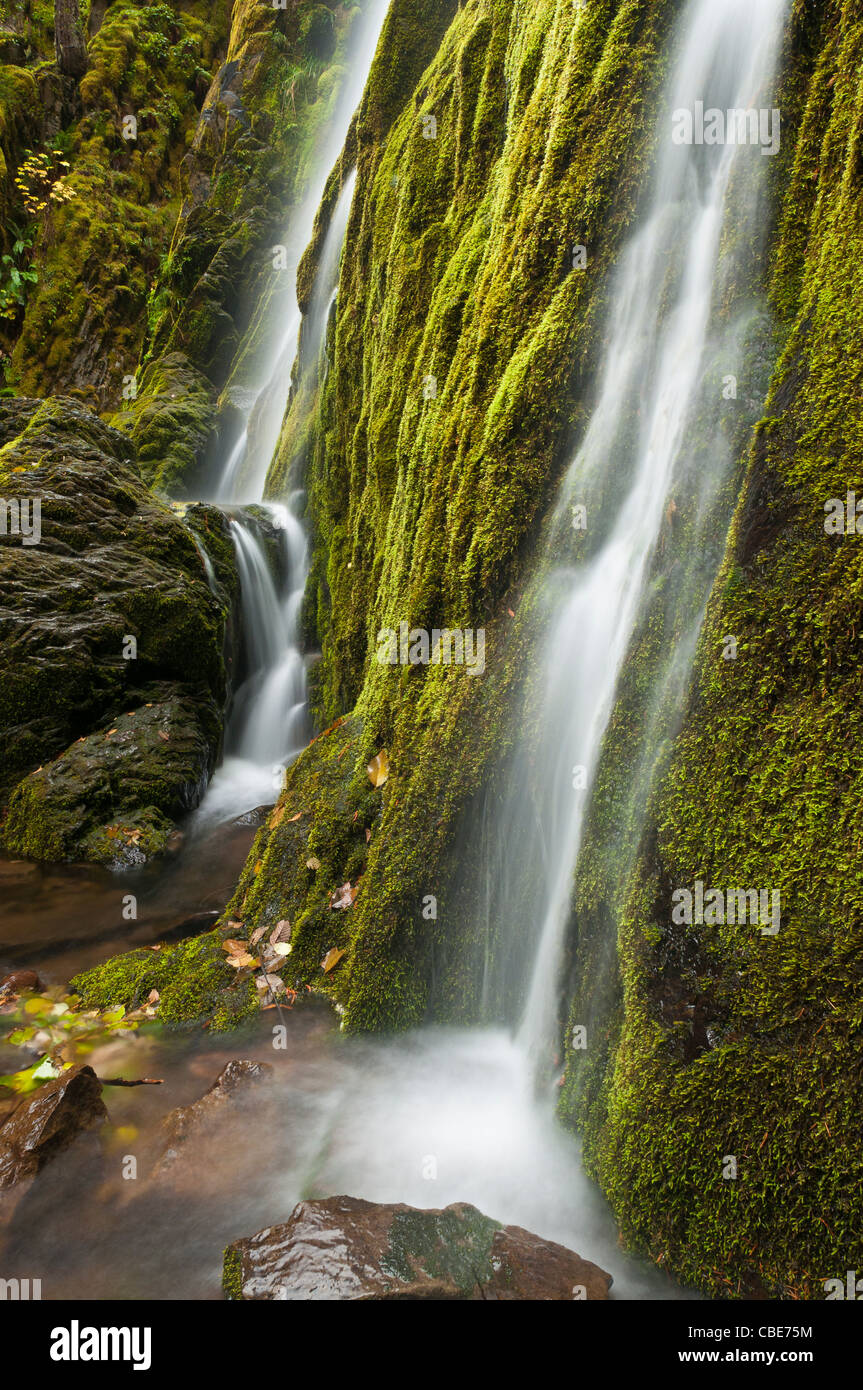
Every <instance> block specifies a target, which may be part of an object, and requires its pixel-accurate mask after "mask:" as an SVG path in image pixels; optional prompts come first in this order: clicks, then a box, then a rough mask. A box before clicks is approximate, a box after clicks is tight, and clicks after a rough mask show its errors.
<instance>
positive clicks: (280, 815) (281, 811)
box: [270, 806, 285, 830]
mask: <svg viewBox="0 0 863 1390" xmlns="http://www.w3.org/2000/svg"><path fill="white" fill-rule="evenodd" d="M284 819H285V808H284V806H277V807H276V809H275V811H274V812H273V814H272V815H271V816H270V829H271V830H275V828H276V826H277V825H281V823H282V821H283V820H284Z"/></svg>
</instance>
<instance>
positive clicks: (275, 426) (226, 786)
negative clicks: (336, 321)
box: [198, 0, 389, 824]
mask: <svg viewBox="0 0 863 1390" xmlns="http://www.w3.org/2000/svg"><path fill="white" fill-rule="evenodd" d="M388 9H389V0H372V3H370V4H369V5H368V7H367V8H366V10H365V13H364V14H363V16H362V18H361V19H360V20H359V22H358V24H359V32H358V36H357V40H356V43H355V44H354V48H353V52H352V54H351V65H350V75H349V76H348V77H347V78H346V79H345V82H344V86H343V88H342V91H341V94H340V97H339V101H338V104H337V107H336V111H335V113H334V115H333V117H332V119H331V121H330V122H329V124H328V127H327V131H326V137H325V140H324V142H323V146H322V148H321V149H320V150H319V151H318V155H317V158H316V173H315V177H314V178H313V179H312V181H311V185H310V187H309V190H308V193H307V195H306V197H305V199H304V200H303V203H302V205H301V207H300V209H299V211H298V212H297V214H296V215H295V217H294V218H293V220H292V222H291V225H290V226H289V228H288V230H287V232H286V234H285V245H286V247H287V248H288V268H287V270H285V271H283V272H280V273H281V274H283V275H286V276H287V277H288V280H289V283H290V291H289V293H288V295H287V296H286V297H285V296H282V297H281V299H280V300H279V306H280V310H281V312H282V314H283V323H282V325H281V327H280V328H279V329H278V330H276V331H275V332H274V334H273V338H274V346H273V350H272V354H271V365H270V369H269V372H268V374H267V376H266V377H265V378H263V379H262V380H261V381H260V382H259V383H257V384H256V385H255V386H253V387H252V388H251V390H250V391H249V392H248V394H247V410H246V423H245V427H244V428H243V430H242V432H241V434H240V436H239V438H238V439H237V441H236V443H235V444H234V445H233V447H232V448H231V450H230V452H229V454H228V457H227V459H226V460H225V462H224V465H222V466H219V467H217V470H216V471H217V475H218V481H217V483H216V485H215V492H214V500H215V501H216V502H217V503H219V504H220V505H222V506H224V507H225V508H226V509H229V517H230V526H231V533H232V536H233V540H234V548H235V552H236V556H237V567H238V572H239V577H240V594H241V605H240V606H241V619H242V631H243V639H244V642H245V647H246V667H247V670H248V675H247V678H246V679H245V681H244V683H243V685H242V687H241V688H240V689H239V690H236V691H235V692H234V700H233V708H232V714H231V718H230V721H229V725H228V730H227V734H226V739H225V758H224V760H223V763H222V765H221V767H220V768H219V770H218V772H217V773H216V776H215V777H214V779H213V782H212V785H211V787H210V789H209V792H208V795H207V797H206V800H205V802H204V805H203V806H202V808H201V811H200V812H199V815H198V823H199V824H201V823H203V824H209V823H210V822H211V821H213V820H214V819H215V820H222V819H229V818H231V817H233V816H237V815H239V814H241V813H243V812H245V811H248V810H251V809H252V808H253V807H254V806H256V805H258V804H262V803H266V802H271V801H272V800H273V799H274V797H275V795H277V793H278V790H279V787H280V784H281V773H282V771H283V770H284V767H285V766H286V764H287V763H288V762H289V761H290V760H291V759H292V758H294V757H295V756H296V755H297V754H298V753H299V752H300V750H301V748H302V746H303V741H304V737H305V735H306V734H307V732H308V731H307V728H306V720H305V707H306V682H305V663H304V659H303V656H302V653H301V651H300V647H299V615H300V606H301V603H302V596H303V590H304V588H305V582H306V575H307V570H306V542H305V536H304V534H303V530H302V526H301V524H300V521H299V520H298V517H297V512H298V511H299V510H300V507H301V504H302V493H301V492H295V493H294V494H293V495H292V496H291V497H290V498H289V499H288V500H287V502H286V503H285V504H284V505H271V504H263V503H262V502H261V498H262V497H263V493H264V488H265V485H266V479H267V473H268V471H269V468H270V464H271V462H272V458H273V454H274V452H275V449H276V446H277V443H278V438H279V432H280V429H281V425H282V420H283V418H284V414H285V409H286V406H287V401H288V396H289V393H290V388H291V367H292V364H293V362H294V358H295V355H296V352H297V346H298V343H299V336H300V325H301V314H300V309H299V304H298V302H297V295H296V273H297V267H298V265H299V261H300V256H301V254H302V252H303V250H304V249H305V247H306V245H307V243H308V241H309V240H310V238H311V235H312V230H313V226H314V218H315V214H316V212H317V208H318V205H319V203H320V201H321V197H322V195H323V192H324V188H325V185H326V180H327V178H328V177H329V173H330V170H331V168H332V166H333V164H334V163H335V160H336V158H337V157H338V154H339V152H340V151H341V148H342V146H343V144H344V140H345V136H346V135H347V130H348V125H349V123H350V121H351V118H352V117H353V114H354V111H355V110H356V107H357V105H358V103H359V100H360V97H361V95H362V92H363V88H364V87H365V82H366V78H367V76H368V72H369V68H370V67H371V62H372V58H373V56H374V52H375V48H376V47H377V42H378V39H379V37H380V33H381V29H382V28H383V23H384V20H385V18H386V14H387V10H388ZM355 182H356V175H355V173H352V174H351V175H350V176H349V177H348V178H347V179H346V180H345V183H344V186H343V187H342V189H341V192H340V194H339V198H338V201H337V204H336V207H335V209H334V212H333V216H332V219H331V222H330V226H329V228H328V231H327V234H326V237H325V239H324V244H323V247H322V250H321V257H320V262H319V265H318V271H317V276H316V281H315V289H314V293H313V298H312V303H311V306H310V309H309V313H308V315H307V317H306V320H305V323H304V324H303V357H304V359H305V360H306V361H307V362H309V363H312V364H315V365H316V364H317V360H318V356H319V353H320V349H321V346H322V343H323V339H324V334H325V329H326V322H327V316H328V314H329V310H330V307H331V305H332V301H333V298H334V295H335V292H336V287H337V284H338V270H339V257H340V255H341V249H342V244H343V242H344V237H345V230H346V228H347V222H348V215H349V213H350V207H351V199H352V196H353V189H354V184H355ZM250 503H255V504H257V505H258V508H259V510H260V509H261V508H262V507H264V506H265V509H266V511H267V512H268V514H269V518H270V521H271V523H272V524H273V526H275V527H276V528H277V530H278V532H279V535H280V544H281V548H282V556H281V566H280V568H281V570H282V571H283V572H284V575H285V583H284V588H283V589H282V590H281V591H279V590H278V588H277V581H276V580H275V579H274V574H273V569H272V567H271V563H270V559H269V557H268V554H267V548H266V545H265V543H264V540H263V537H262V532H261V527H260V525H259V523H258V521H257V520H256V518H255V516H254V514H249V513H247V512H245V511H244V510H243V505H242V504H245V505H246V506H248V505H249V504H250Z"/></svg>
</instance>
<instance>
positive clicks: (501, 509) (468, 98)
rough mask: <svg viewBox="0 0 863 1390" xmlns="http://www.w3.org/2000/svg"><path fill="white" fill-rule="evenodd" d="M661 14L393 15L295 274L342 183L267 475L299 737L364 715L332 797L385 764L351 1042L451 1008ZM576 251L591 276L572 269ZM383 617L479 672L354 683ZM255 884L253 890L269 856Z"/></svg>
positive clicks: (622, 10)
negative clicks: (475, 820) (440, 630)
mask: <svg viewBox="0 0 863 1390" xmlns="http://www.w3.org/2000/svg"><path fill="white" fill-rule="evenodd" d="M672 10H673V6H670V5H666V4H651V5H645V4H642V3H633V2H630V3H618V4H612V3H605V4H599V5H592V6H591V7H590V8H589V10H588V11H587V12H586V13H585V15H584V16H583V18H582V19H581V21H580V23H579V25H578V27H577V29H574V26H573V17H572V11H571V7H569V6H565V7H564V6H561V5H558V4H556V3H553V2H552V0H549V2H548V3H541V4H539V5H536V6H534V7H533V8H532V9H531V10H530V13H527V12H520V14H519V22H518V24H512V22H511V20H512V14H511V6H510V5H508V4H503V3H492V0H482V2H481V3H473V4H471V5H468V6H461V7H459V8H458V9H456V8H455V7H440V6H429V5H426V4H423V3H419V4H418V3H416V2H415V0H399V2H398V3H396V4H394V5H393V6H391V8H390V11H389V14H388V18H387V22H386V25H385V27H384V31H383V35H382V39H381V44H380V46H379V50H378V54H377V58H376V61H375V64H374V66H373V69H372V72H371V75H370V79H369V84H368V87H367V91H366V94H365V96H364V98H363V103H362V105H361V108H360V111H359V113H358V116H357V120H356V123H355V126H354V128H353V130H352V132H351V134H350V135H349V138H348V141H347V144H346V148H345V152H344V154H343V157H342V160H341V162H340V166H339V167H338V168H337V170H336V171H335V173H334V175H333V178H332V180H331V182H330V184H329V186H328V188H327V191H326V193H325V195H324V201H323V204H322V207H321V211H320V214H319V217H318V223H317V225H316V229H315V236H314V239H313V242H312V246H311V248H310V250H309V252H308V253H307V255H306V257H305V259H304V262H303V264H302V266H301V268H300V283H299V291H300V300H301V302H302V303H304V304H305V305H306V306H307V307H308V305H309V304H310V302H311V298H312V292H311V289H312V285H313V283H314V274H315V270H316V267H317V264H318V261H319V259H320V254H321V250H322V247H323V244H324V238H325V235H326V231H327V228H328V225H329V220H330V217H331V216H332V210H333V208H334V206H335V202H336V198H337V196H338V191H339V186H340V183H341V182H342V181H343V180H344V178H345V177H346V175H347V173H348V171H349V170H350V169H351V167H352V166H353V165H354V164H356V166H357V170H358V174H357V184H356V191H355V194H354V200H353V207H352V211H351V216H350V221H349V225H348V230H347V239H346V245H345V251H344V254H343V258H342V267H341V280H340V286H339V295H338V301H337V307H336V309H335V310H334V311H333V315H332V319H331V322H330V325H329V330H328V334H327V344H326V351H327V356H328V363H327V371H326V378H325V382H324V384H323V386H321V384H320V376H319V373H318V364H317V363H315V362H313V361H308V360H306V358H307V356H308V353H307V352H304V345H303V342H302V341H301V350H300V357H299V368H300V375H299V381H298V389H297V390H296V391H295V393H294V396H293V399H292V403H291V407H290V410H289V413H288V416H287V418H286V421H285V425H284V428H283V433H282V440H281V444H280V449H279V455H278V458H277V461H276V465H275V467H274V470H273V473H272V475H271V478H270V480H269V487H270V490H271V492H272V493H273V495H279V494H280V493H282V492H283V491H284V489H285V488H286V487H289V486H292V485H296V483H297V482H298V481H300V480H304V481H306V482H307V485H308V493H309V506H308V514H307V524H308V526H309V530H310V532H311V535H312V540H313V560H312V573H311V579H310V584H309V588H308V590H307V595H306V603H305V607H304V612H303V626H304V632H305V638H306V642H307V644H308V646H309V647H310V648H321V649H322V652H323V659H322V661H321V663H320V665H319V666H318V667H317V668H316V669H315V671H314V673H313V683H312V695H313V708H314V711H315V714H316V717H317V719H318V720H319V721H320V723H321V724H324V723H325V722H329V721H332V720H333V719H334V718H336V717H337V716H340V715H344V714H346V713H348V712H350V711H352V712H353V713H354V714H355V715H356V717H357V718H358V719H359V720H360V721H361V725H362V730H363V734H362V738H361V740H360V742H359V746H358V747H357V750H356V759H355V758H354V754H353V750H352V751H351V753H349V754H347V755H346V759H350V761H352V762H354V763H355V771H354V773H353V775H354V777H356V778H359V779H360V780H361V779H362V777H363V776H364V775H365V772H364V768H365V763H366V762H367V761H368V759H369V757H370V756H372V755H373V754H374V753H375V752H377V751H378V749H379V748H380V747H382V746H386V747H387V748H388V749H389V752H390V757H391V763H392V768H393V772H392V775H391V778H390V782H389V783H388V784H387V786H386V788H385V789H384V792H383V796H382V798H381V801H382V815H381V822H380V829H379V830H375V832H374V834H373V836H372V839H371V841H370V844H369V852H368V864H367V867H366V870H365V873H364V877H363V880H362V883H363V886H362V891H361V893H360V896H359V897H358V899H357V903H356V905H355V907H354V908H353V909H352V915H353V921H352V926H351V937H350V948H349V952H348V957H347V959H346V961H345V962H344V963H343V966H341V967H339V971H340V973H339V979H338V981H337V983H336V984H335V985H334V988H335V990H336V992H337V995H338V997H339V999H340V1001H341V1002H342V1003H343V1005H344V1007H345V1009H346V1013H345V1020H346V1026H348V1027H351V1028H380V1027H387V1026H393V1025H407V1024H411V1023H416V1022H418V1021H419V1020H421V1019H422V1018H424V1017H425V1016H426V1015H427V1014H428V1013H429V1012H433V1013H434V1014H435V1016H437V1017H444V1018H451V1019H465V1018H470V1017H471V1016H475V1010H476V1008H477V1006H478V999H477V991H478V989H479V985H478V983H477V980H478V978H479V974H478V972H477V971H475V970H474V969H473V965H474V964H475V956H476V952H477V951H478V950H479V951H480V953H481V950H482V947H481V945H480V946H478V945H477V943H476V941H475V939H474V940H471V933H472V923H473V920H474V919H473V912H474V910H475V903H472V902H471V895H470V890H469V889H468V888H465V887H464V882H463V881H464V880H468V879H469V878H470V871H469V870H466V869H465V865H464V864H463V863H461V861H462V860H463V859H464V858H465V857H467V858H468V859H469V858H470V855H471V854H472V853H474V851H473V850H470V851H468V853H467V856H466V855H465V842H466V829H467V825H468V822H469V820H470V817H471V815H472V814H476V812H477V810H478V807H479V804H480V798H481V797H482V796H483V795H484V794H486V793H487V792H488V789H489V785H490V782H491V781H492V778H493V774H494V769H495V767H496V765H497V764H498V763H499V761H500V759H501V757H502V755H503V754H504V753H505V750H506V744H507V740H508V738H509V736H510V732H511V726H510V719H509V709H510V704H511V701H512V699H513V697H514V695H515V692H516V690H517V688H518V686H519V683H520V680H521V678H522V676H523V672H524V666H523V664H522V663H523V662H524V660H525V656H526V653H527V651H528V650H529V644H528V640H527V635H526V629H525V626H524V625H523V624H522V623H520V622H518V623H514V622H513V621H512V619H511V618H510V616H509V612H508V610H509V609H510V607H512V608H513V611H514V610H515V605H516V604H517V602H518V589H519V586H520V585H521V583H522V582H523V581H524V578H525V561H526V557H527V555H528V553H529V547H530V544H531V542H532V541H533V540H535V538H536V535H537V532H538V528H539V526H540V524H541V520H542V516H543V514H544V511H545V509H546V506H547V503H548V500H549V498H550V497H551V495H552V494H553V489H554V486H555V483H556V481H557V478H558V477H559V474H560V471H561V469H562V467H563V466H564V464H565V462H566V458H567V451H568V448H569V444H570V441H571V438H572V433H573V431H574V430H578V429H579V428H580V427H581V426H582V425H583V423H584V421H585V420H586V418H587V416H588V413H589V405H590V383H591V371H592V369H593V366H594V364H595V360H596V353H597V347H598V336H597V325H598V323H599V322H600V317H601V313H602V310H603V307H604V305H603V295H604V289H605V284H606V272H607V270H608V269H609V267H610V266H611V264H612V262H613V259H614V256H615V255H616V252H617V250H618V248H619V246H620V244H621V240H622V238H623V236H624V235H625V233H626V230H627V228H628V226H629V223H630V221H631V218H632V216H633V211H634V208H635V205H636V201H637V197H638V194H639V191H640V188H641V183H642V178H643V172H644V168H645V162H646V159H647V157H648V155H649V149H648V147H647V143H646V140H645V134H644V132H645V130H647V129H649V128H650V123H649V121H647V120H646V119H645V112H646V111H649V110H651V109H652V100H653V94H654V92H655V91H656V88H657V86H658V83H659V81H660V80H661V77H662V72H663V64H664V57H663V50H664V42H665V37H666V34H667V29H668V24H669V21H670V19H671V17H672ZM418 33H422V34H424V35H426V36H427V43H426V40H424V44H423V46H421V47H420V48H419V49H417V48H416V46H415V45H416V35H417V34H418ZM408 35H410V36H411V38H410V41H409V39H408ZM424 65H427V66H425V68H424ZM430 116H433V117H434V120H435V123H436V125H435V126H430V125H429V123H428V121H427V120H426V118H427V117H430ZM429 131H432V132H433V133H434V134H435V138H425V133H426V132H429ZM576 242H578V243H583V244H585V245H587V246H588V247H589V253H590V271H589V273H588V274H582V273H580V272H578V271H576V270H574V269H573V266H572V246H573V244H574V243H576ZM430 375H433V376H434V377H435V378H436V383H437V394H436V396H435V397H432V398H427V393H426V392H425V391H424V385H425V383H426V382H427V379H428V377H429V376H430ZM401 621H406V622H407V623H408V624H409V625H410V626H417V627H423V628H426V629H431V628H433V627H447V626H448V627H470V628H484V629H486V633H487V650H488V653H489V655H488V669H487V672H486V674H485V676H483V677H481V678H480V677H469V676H467V675H466V674H465V673H464V671H461V670H458V669H455V668H454V669H450V670H446V669H443V668H428V669H426V670H422V669H420V668H408V669H399V668H392V667H381V666H379V665H377V663H376V662H375V660H374V652H375V650H376V641H375V639H376V635H377V632H378V631H379V630H380V629H381V628H383V627H395V628H396V629H397V628H398V626H399V623H400V622H401ZM259 857H260V856H259ZM471 862H473V861H471ZM459 868H461V870H462V872H461V874H460V873H459V872H458V870H459ZM460 878H461V879H462V883H461V884H460V883H459V879H460ZM261 884H262V887H261V890H260V891H261V892H262V893H266V891H268V890H272V891H276V885H277V871H276V866H275V864H274V865H273V866H272V868H271V867H270V865H269V864H268V862H267V860H266V857H265V858H264V867H263V869H262V870H261ZM429 896H433V897H435V898H436V899H437V917H436V918H429V917H428V916H427V915H424V903H425V900H426V899H427V898H428V897H429ZM432 980H433V981H434V987H433V989H432V988H430V982H431V981H432Z"/></svg>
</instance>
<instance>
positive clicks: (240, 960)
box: [227, 951, 261, 970]
mask: <svg viewBox="0 0 863 1390" xmlns="http://www.w3.org/2000/svg"><path fill="white" fill-rule="evenodd" d="M227 963H228V965H230V967H231V969H232V970H245V969H246V967H247V966H249V965H260V963H261V962H260V961H259V960H256V959H255V957H254V956H250V955H249V953H248V951H244V952H243V954H242V955H241V956H228V961H227Z"/></svg>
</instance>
